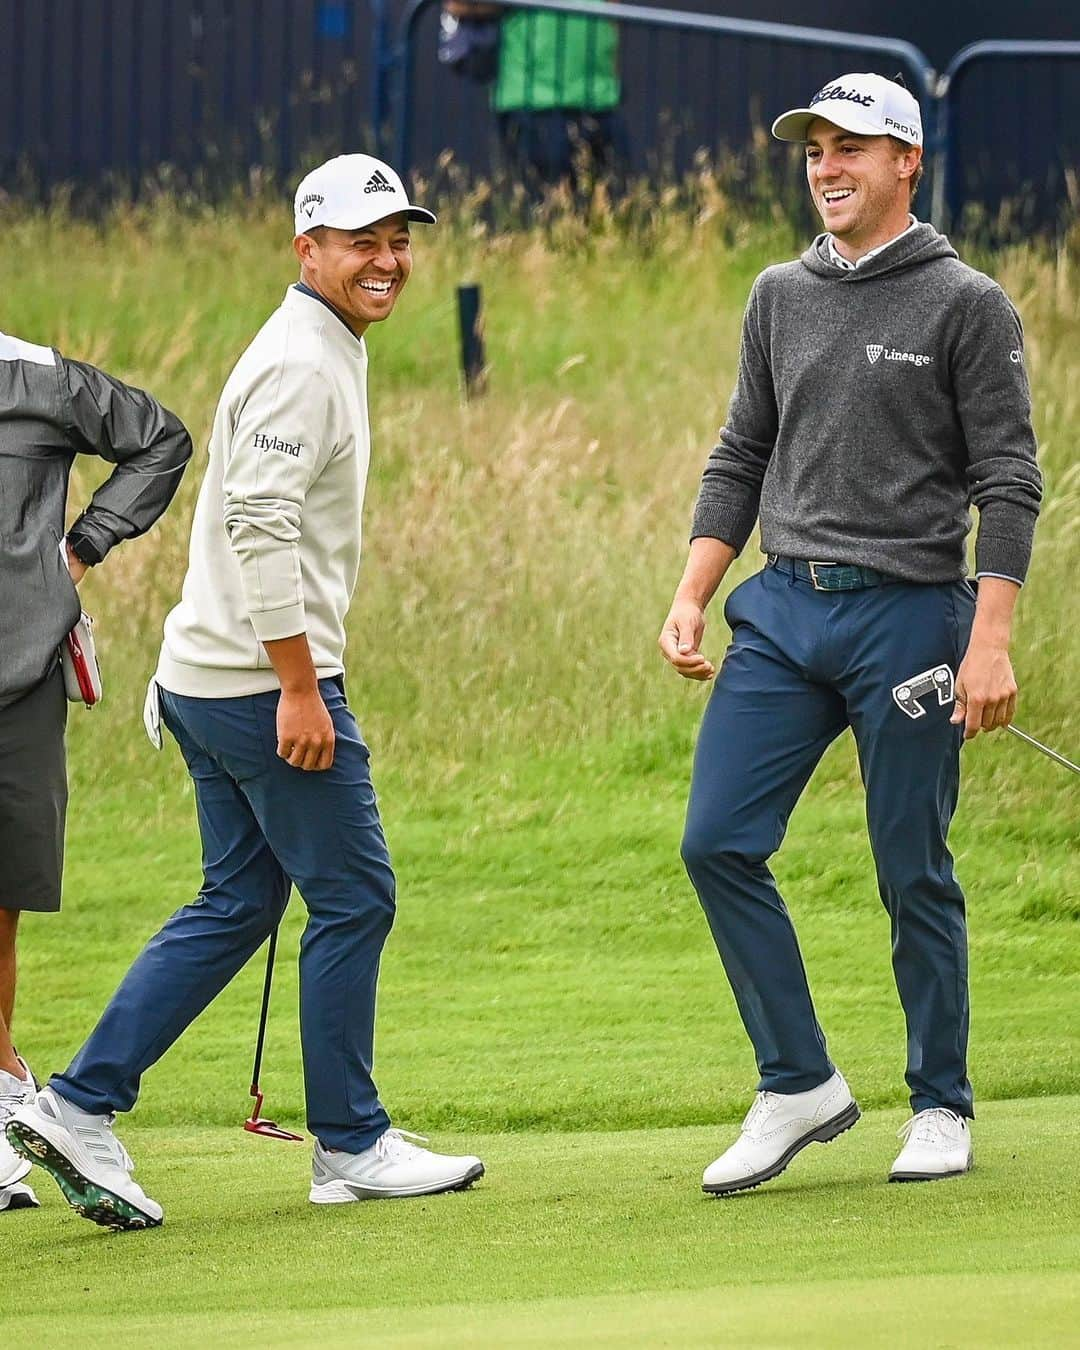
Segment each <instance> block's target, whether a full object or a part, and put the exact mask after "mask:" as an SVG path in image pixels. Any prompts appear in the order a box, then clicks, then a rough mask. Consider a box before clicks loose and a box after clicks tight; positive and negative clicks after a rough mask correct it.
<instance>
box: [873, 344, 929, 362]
mask: <svg viewBox="0 0 1080 1350" xmlns="http://www.w3.org/2000/svg"><path fill="white" fill-rule="evenodd" d="M866 356H867V359H868V360H869V362H870V364H871V365H872V366H876V365H877V363H878V362H879V361H907V362H908V364H909V365H913V366H929V365H932V364H933V361H934V358H933V357H932V356H924V355H923V354H922V352H898V351H897V350H896V348H895V347H885V346H883V345H882V344H881V343H880V342H868V343H867V344H866Z"/></svg>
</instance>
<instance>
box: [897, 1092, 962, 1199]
mask: <svg viewBox="0 0 1080 1350" xmlns="http://www.w3.org/2000/svg"><path fill="white" fill-rule="evenodd" d="M897 1137H898V1138H899V1139H903V1141H904V1147H903V1148H902V1149H901V1150H900V1156H899V1157H898V1158H897V1160H896V1161H895V1162H894V1163H893V1165H892V1171H891V1172H890V1173H889V1180H890V1181H940V1180H941V1179H942V1178H943V1177H958V1176H962V1175H963V1174H964V1173H965V1172H970V1171H971V1167H972V1164H973V1163H974V1161H975V1155H974V1151H973V1149H972V1146H971V1131H970V1130H969V1129H968V1123H967V1121H966V1120H965V1119H964V1118H963V1116H958V1115H957V1114H956V1112H955V1111H950V1110H949V1109H948V1107H945V1106H932V1107H929V1108H928V1109H927V1110H925V1111H920V1112H919V1113H918V1115H915V1116H912V1117H911V1119H910V1120H908V1121H905V1123H904V1124H903V1125H902V1126H901V1128H900V1129H899V1130H898V1131H897Z"/></svg>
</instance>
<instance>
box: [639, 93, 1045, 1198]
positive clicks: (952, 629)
mask: <svg viewBox="0 0 1080 1350" xmlns="http://www.w3.org/2000/svg"><path fill="white" fill-rule="evenodd" d="M773 134H774V135H776V136H777V137H778V138H779V139H781V140H790V141H796V142H800V143H803V144H804V145H805V148H806V172H807V180H808V182H809V186H810V192H811V196H812V198H813V201H814V205H815V207H816V209H817V210H818V212H819V214H820V215H821V218H822V221H823V223H824V225H825V233H823V234H822V235H820V236H819V237H818V238H817V239H815V241H814V243H813V244H812V245H811V247H810V248H809V249H808V250H807V251H806V253H804V254H803V256H802V258H801V259H799V260H798V261H796V262H791V263H784V264H781V265H780V266H776V267H769V268H767V269H766V270H765V271H764V272H763V273H762V274H761V275H760V276H759V277H758V279H757V281H756V282H755V284H754V287H753V290H752V292H751V295H750V299H749V302H748V305H747V309H746V315H745V320H744V325H743V337H742V350H741V355H740V361H739V373H738V380H737V383H736V387H735V392H734V394H733V396H732V400H731V405H730V408H729V411H728V417H727V421H726V423H725V425H724V426H723V428H722V429H721V432H720V438H719V442H718V444H717V446H716V448H715V449H714V450H713V451H712V453H711V454H710V456H709V459H708V463H707V464H706V467H705V472H704V475H703V478H702V483H701V490H700V493H699V496H698V502H697V508H696V511H695V514H694V526H693V534H692V540H691V546H690V557H689V560H688V562H687V566H686V570H685V572H684V575H683V578H682V581H681V582H680V584H679V587H678V589H677V591H676V595H675V600H674V602H673V604H672V607H671V612H670V614H669V615H668V618H667V620H666V622H665V624H664V627H663V631H662V632H661V635H660V646H661V650H662V651H663V654H664V656H665V657H666V658H667V659H668V660H669V661H670V662H671V664H672V665H673V666H674V667H675V668H676V670H678V671H679V673H680V674H682V675H683V676H685V677H686V678H688V679H698V680H708V679H711V678H713V676H714V675H716V671H715V670H714V668H713V666H712V664H711V662H710V661H709V660H708V659H707V658H706V657H705V656H704V655H703V654H702V652H701V642H702V635H703V632H704V629H705V608H706V606H707V605H708V603H709V601H710V600H711V599H712V597H713V595H714V594H715V592H716V591H717V589H718V588H719V586H720V583H721V582H722V580H723V578H724V575H725V574H726V572H727V570H728V568H729V567H730V565H731V563H732V562H733V561H734V559H735V558H736V557H737V555H738V554H739V552H740V551H741V550H742V548H743V547H744V546H745V544H746V542H747V540H748V538H749V537H750V534H751V531H752V530H753V528H754V525H755V523H756V522H757V523H759V524H760V530H761V547H762V551H763V552H764V553H765V554H766V557H767V562H766V566H765V567H764V569H763V570H762V571H760V572H758V573H757V574H756V575H755V576H753V577H751V578H750V579H749V580H748V581H744V582H743V583H742V584H741V585H740V586H737V587H736V588H735V589H734V590H733V591H732V592H731V593H730V594H729V595H728V597H727V600H726V603H725V607H724V617H725V619H726V620H727V622H728V624H729V625H730V627H731V630H732V640H731V646H730V647H729V649H728V651H727V654H726V656H725V658H724V661H723V664H722V666H721V668H720V671H719V674H718V675H717V676H716V685H715V688H714V690H713V693H712V697H711V698H710V700H709V704H708V707H707V709H706V712H705V717H704V720H703V723H702V727H701V732H700V736H699V740H698V746H697V752H696V756H695V762H694V773H693V782H692V786H691V793H690V803H689V808H688V813H687V823H686V832H685V836H684V840H683V858H684V860H685V863H686V866H687V870H688V872H689V874H690V878H691V880H692V881H693V883H694V886H695V888H696V889H697V892H698V896H699V898H700V900H701V903H702V906H703V908H704V910H705V913H706V916H707V918H708V921H709V925H710V928H711V930H712V934H713V937H714V939H715V941H716V945H717V948H718V950H719V952H720V956H721V959H722V961H723V964H724V968H725V970H726V973H727V976H728V979H729V981H730V983H731V986H732V989H733V991H734V994H735V998H736V1002H737V1004H738V1007H739V1012H740V1014H741V1016H742V1019H743V1023H744V1025H745V1027H746V1030H747V1032H748V1034H749V1036H750V1039H751V1041H752V1042H753V1045H754V1050H755V1053H756V1057H757V1063H758V1069H759V1072H760V1081H759V1084H758V1089H759V1090H758V1093H757V1097H756V1099H755V1101H754V1104H753V1106H752V1107H751V1109H750V1112H749V1113H748V1115H747V1117H746V1119H745V1121H744V1123H743V1128H742V1132H741V1134H740V1136H739V1138H738V1140H737V1141H736V1142H735V1143H734V1144H733V1145H732V1146H731V1147H730V1148H729V1149H727V1151H726V1152H725V1153H723V1154H722V1156H721V1157H719V1158H718V1159H717V1160H716V1161H715V1162H714V1163H712V1164H711V1165H710V1166H709V1167H708V1168H706V1170H705V1174H704V1180H703V1184H704V1189H705V1190H706V1191H707V1192H710V1193H713V1194H726V1193H728V1192H731V1191H738V1190H744V1189H747V1188H750V1187H753V1186H757V1185H759V1184H760V1183H761V1182H763V1181H768V1180H769V1179H770V1178H772V1177H774V1176H777V1175H778V1174H779V1173H780V1172H782V1171H783V1170H784V1168H785V1167H786V1166H787V1165H788V1163H789V1162H790V1161H791V1159H792V1158H793V1157H794V1156H795V1155H796V1154H797V1153H798V1152H799V1151H800V1150H801V1149H802V1148H804V1147H805V1146H806V1145H807V1144H809V1143H811V1142H814V1141H818V1142H826V1141H828V1140H830V1139H832V1138H835V1137H836V1135H838V1134H840V1133H842V1132H843V1131H844V1130H846V1129H848V1128H850V1126H852V1125H853V1124H854V1123H855V1121H856V1120H857V1119H858V1117H859V1108H858V1106H857V1104H856V1102H855V1100H854V1098H853V1096H852V1094H851V1091H850V1089H849V1088H848V1085H847V1083H846V1082H845V1080H844V1078H843V1076H842V1075H841V1074H840V1073H839V1072H838V1071H837V1069H836V1067H835V1065H834V1064H833V1062H832V1061H831V1059H830V1058H829V1054H828V1051H827V1049H826V1044H825V1037H824V1034H823V1032H822V1030H821V1028H820V1026H819V1025H818V1022H817V1018H816V1016H815V1013H814V1007H813V1004H812V1002H811V998H810V991H809V988H808V986H807V979H806V973H805V971H804V969H803V963H802V958H801V955H800V952H799V947H798V942H797V939H796V936H795V930H794V928H793V926H792V923H791V920H790V918H789V917H788V913H787V910H786V908H785V906H784V903H783V901H782V899H781V897H780V895H779V893H778V891H777V888H776V884H775V882H774V880H773V878H772V875H771V873H770V872H769V869H768V866H767V860H768V858H769V856H770V855H771V854H772V853H773V852H775V850H776V849H777V848H778V847H779V846H780V843H781V841H782V839H783V837H784V831H785V829H786V827H787V821H788V817H789V816H790V813H791V811H792V809H793V807H794V805H795V803H796V801H797V800H798V798H799V796H800V794H801V792H802V790H803V788H804V787H805V786H806V783H807V781H808V779H809V778H810V775H811V773H812V772H813V770H814V767H815V765H816V764H817V762H818V760H819V759H820V758H821V755H822V754H823V753H824V751H825V749H826V747H827V746H828V745H829V744H830V742H831V741H833V740H834V739H835V738H836V737H837V736H839V735H840V733H841V732H842V731H843V730H844V729H845V728H846V727H849V726H850V727H851V729H852V731H853V733H854V736H855V742H856V746H857V749H858V755H859V764H860V769H861V772H862V778H863V783H864V785H865V789H866V806H867V821H868V825H869V832H870V842H871V846H872V848H873V853H874V860H875V863H876V867H877V878H878V886H879V890H880V894H881V898H882V901H883V903H884V905H885V908H886V909H887V911H888V913H889V917H890V921H891V928H892V955H893V969H894V973H895V977H896V984H897V989H898V991H899V994H900V1000H901V1003H902V1004H903V1008H904V1014H905V1017H906V1021H907V1051H908V1066H907V1083H908V1087H909V1089H910V1097H911V1106H912V1112H913V1115H912V1119H911V1121H910V1122H909V1124H908V1126H907V1127H906V1129H905V1131H904V1134H905V1144H904V1148H903V1150H902V1152H901V1153H900V1156H899V1157H898V1158H897V1159H896V1161H895V1163H894V1164H893V1167H892V1170H891V1172H890V1180H893V1181H919V1180H931V1179H936V1178H940V1177H946V1176H952V1175H956V1174H958V1173H962V1172H965V1171H967V1170H968V1168H970V1166H971V1163H972V1147H971V1135H970V1130H969V1127H968V1120H969V1119H970V1118H971V1117H972V1116H973V1114H974V1112H973V1104H972V1090H971V1084H970V1083H969V1081H968V1076H967V1038H968V992H967V940H966V929H965V919H964V897H963V893H962V892H961V890H960V886H959V884H958V882H957V880H956V877H955V876H954V874H953V860H952V857H951V855H950V853H949V850H948V846H947V833H948V827H949V823H950V821H951V818H952V815H953V812H954V810H955V807H956V801H957V794H958V790H959V777H960V770H959V761H960V747H961V745H962V743H963V740H964V738H965V737H972V736H974V735H976V734H977V733H978V732H979V731H980V730H983V731H991V730H994V729H995V728H998V727H1002V726H1005V725H1007V724H1008V723H1009V722H1010V721H1011V719H1012V716H1013V711H1014V708H1015V705H1016V682H1015V680H1014V678H1013V672H1012V666H1011V664H1010V660H1009V639H1010V628H1011V621H1012V614H1013V607H1014V605H1015V602H1016V597H1017V595H1018V594H1019V591H1020V587H1021V585H1022V584H1023V581H1024V577H1025V573H1026V571H1027V566H1028V560H1029V557H1030V553H1031V542H1032V534H1033V530H1034V525H1035V519H1036V516H1037V514H1038V510H1039V502H1040V495H1041V481H1040V476H1039V471H1038V468H1037V466H1036V462H1035V437H1034V434H1033V432H1032V428H1031V415H1030V414H1031V405H1030V395H1029V390H1028V382H1027V376H1026V374H1025V370H1024V350H1023V332H1022V329H1021V326H1020V320H1019V318H1018V317H1017V314H1016V311H1015V310H1014V308H1013V306H1012V305H1011V304H1010V302H1009V300H1008V298H1007V297H1006V296H1005V294H1004V293H1003V291H1002V290H1001V288H1000V287H999V286H998V285H997V284H996V283H995V282H994V281H992V280H991V278H990V277H987V276H984V275H983V274H982V273H981V272H977V271H975V270H974V269H972V268H970V267H967V266H966V265H965V264H964V263H962V262H960V260H959V258H958V257H957V255H956V252H955V250H954V249H953V248H952V247H951V245H950V244H949V242H948V240H947V239H945V238H944V237H943V236H942V235H940V234H938V233H937V231H936V230H934V229H933V228H932V227H931V226H930V225H927V224H922V223H920V222H918V221H917V220H916V219H915V218H914V216H912V215H911V212H910V205H911V199H912V197H913V196H914V192H915V188H916V186H917V184H918V180H919V177H920V175H921V172H922V166H921V157H922V127H921V120H920V114H919V107H918V104H917V103H916V101H915V99H914V98H913V97H912V96H911V95H910V94H909V93H908V91H907V90H906V89H905V88H904V87H903V85H902V83H898V82H896V81H891V80H886V79H883V78H882V77H881V76H878V75H868V74H854V75H843V76H841V77H840V78H838V79H836V80H834V81H832V82H830V83H829V84H827V85H826V86H825V87H824V88H823V89H821V90H820V91H819V92H818V93H817V94H816V95H815V97H814V98H813V99H811V101H810V103H809V105H808V106H807V107H805V108H798V109H794V110H793V111H791V112H789V113H786V114H784V115H783V116H782V117H780V118H778V119H777V121H776V123H775V124H774V126H773ZM973 504H974V505H975V506H976V507H977V508H978V512H979V529H978V534H977V536H976V541H975V575H976V578H977V581H978V598H977V600H976V598H975V593H974V590H973V588H972V587H971V586H970V584H969V583H968V581H967V580H966V573H967V568H966V563H965V540H966V536H967V534H968V531H969V529H970V524H971V521H970V516H969V508H970V507H971V506H972V505H973Z"/></svg>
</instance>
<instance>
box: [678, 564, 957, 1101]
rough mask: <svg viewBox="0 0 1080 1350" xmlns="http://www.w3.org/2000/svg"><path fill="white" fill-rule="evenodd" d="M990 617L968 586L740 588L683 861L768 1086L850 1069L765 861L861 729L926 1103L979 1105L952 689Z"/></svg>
mask: <svg viewBox="0 0 1080 1350" xmlns="http://www.w3.org/2000/svg"><path fill="white" fill-rule="evenodd" d="M783 565H784V564H783V562H781V567H783ZM973 615H974V602H973V599H972V596H971V592H970V590H969V588H968V587H967V585H966V584H965V583H962V582H952V583H945V584H941V585H914V584H908V583H897V584H892V585H885V586H880V587H873V588H867V589H862V590H852V591H839V592H821V591H817V590H815V589H814V588H813V586H812V585H811V584H810V583H809V582H808V581H802V580H799V579H797V577H796V576H795V575H794V574H793V572H791V571H788V572H784V571H782V570H780V568H779V567H766V568H765V569H764V571H762V572H759V573H758V574H757V575H756V576H753V577H751V578H750V579H749V580H748V581H744V582H743V583H742V584H741V585H740V586H737V587H736V588H735V590H734V591H732V592H731V594H730V595H729V596H728V599H727V603H726V605H725V607H724V616H725V618H726V619H727V622H728V624H729V625H730V627H731V629H732V640H731V645H730V647H729V648H728V651H727V653H726V655H725V657H724V661H723V664H722V666H721V669H720V672H719V674H718V675H717V679H716V685H715V688H714V690H713V693H712V696H711V698H710V700H709V704H708V707H707V709H706V712H705V717H704V720H703V722H702V726H701V732H700V735H699V739H698V744H697V751H696V754H695V758H694V773H693V781H692V785H691V790H690V802H689V807H688V811H687V821H686V832H685V836H684V839H683V859H684V861H685V863H686V867H687V871H688V872H689V874H690V879H691V880H692V881H693V883H694V886H695V888H696V890H697V893H698V896H699V898H700V900H701V904H702V907H703V908H704V910H705V914H706V917H707V918H708V921H709V926H710V928H711V929H712V934H713V938H714V939H715V941H716V945H717V948H718V949H719V952H720V957H721V960H722V961H723V964H724V969H725V971H726V973H727V977H728V979H729V981H730V982H731V986H732V989H733V991H734V994H735V999H736V1002H737V1004H738V1008H739V1012H740V1015H741V1016H742V1020H743V1023H744V1025H745V1027H746V1030H747V1032H748V1034H749V1036H750V1039H751V1041H752V1042H753V1045H754V1050H755V1053H756V1056H757V1062H758V1069H759V1071H760V1075H761V1080H760V1085H759V1087H760V1090H762V1091H773V1092H804V1091H807V1090H809V1089H810V1088H813V1087H816V1086H818V1084H820V1083H823V1082H824V1081H825V1080H826V1079H827V1078H828V1077H829V1076H830V1075H831V1074H832V1073H833V1072H834V1069H833V1065H832V1062H831V1061H830V1059H829V1055H828V1051H827V1049H826V1046H825V1037H824V1035H823V1034H822V1031H821V1027H820V1026H819V1025H818V1021H817V1017H816V1016H815V1013H814V1007H813V1003H812V1002H811V998H810V990H809V988H808V986H807V981H806V971H805V969H804V967H803V962H802V956H801V955H800V952H799V945H798V941H797V939H796V936H795V929H794V927H793V925H792V923H791V919H790V918H789V916H788V912H787V909H786V908H785V906H784V902H783V900H782V899H781V897H780V894H779V892H778V890H777V888H776V884H775V882H774V880H773V877H772V874H771V873H770V871H769V869H768V867H767V865H766V863H767V860H768V858H769V857H770V855H771V854H772V853H774V852H775V851H776V850H777V849H778V848H779V846H780V843H781V841H782V839H783V837H784V832H785V830H786V828H787V822H788V817H789V816H790V814H791V811H792V809H793V807H794V806H795V803H796V801H797V800H798V798H799V795H800V793H801V792H802V790H803V788H804V787H805V786H806V783H807V781H808V779H809V778H810V775H811V773H812V772H813V770H814V766H815V765H816V764H817V762H818V760H819V759H820V758H821V756H822V754H823V753H824V752H825V749H826V747H827V746H828V745H829V743H830V742H831V741H833V740H834V739H835V738H836V737H837V736H838V735H840V733H841V732H842V731H843V730H844V728H845V727H848V726H850V727H851V729H852V731H853V733H854V736H855V744H856V746H857V748H858V755H859V766H860V769H861V773H862V779H863V784H864V786H865V789H866V817H867V824H868V826H869V833H870V844H871V847H872V849H873V854H874V861H875V863H876V866H877V881H878V889H879V892H880V895H881V899H882V902H883V903H884V905H885V908H886V910H887V911H888V913H889V918H890V921H891V928H892V959H893V972H894V974H895V977H896V986H897V989H898V991H899V994H900V1001H901V1003H902V1005H903V1009H904V1015H905V1018H906V1022H907V1083H908V1087H909V1088H910V1091H911V1104H912V1109H913V1110H915V1111H922V1110H925V1109H926V1108H927V1107H932V1106H946V1107H950V1108H951V1109H952V1110H954V1111H957V1112H959V1113H960V1114H961V1115H964V1116H971V1115H973V1109H972V1093H971V1084H970V1083H969V1082H968V1078H967V1036H968V986H967V934H966V927H965V922H964V897H963V893H962V892H961V890H960V887H959V885H958V883H957V881H956V878H955V876H954V875H953V860H952V856H951V854H950V853H949V850H948V846H947V843H946V836H947V833H948V828H949V822H950V820H951V819H952V815H953V811H954V810H955V808H956V800H957V793H958V788H959V777H960V762H959V761H960V746H961V743H962V739H963V729H962V728H961V727H954V726H951V725H950V723H949V718H950V716H951V714H952V711H953V702H952V681H953V678H954V677H955V674H956V670H957V668H958V666H959V664H960V661H961V659H962V657H963V654H964V651H965V650H966V647H967V640H968V635H969V633H970V628H971V621H972V618H973Z"/></svg>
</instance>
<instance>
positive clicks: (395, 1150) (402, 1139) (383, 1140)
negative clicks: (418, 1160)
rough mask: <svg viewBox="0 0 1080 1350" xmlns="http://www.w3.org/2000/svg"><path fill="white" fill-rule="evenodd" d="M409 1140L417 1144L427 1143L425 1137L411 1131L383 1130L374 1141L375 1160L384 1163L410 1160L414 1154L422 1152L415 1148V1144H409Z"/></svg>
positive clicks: (392, 1128)
mask: <svg viewBox="0 0 1080 1350" xmlns="http://www.w3.org/2000/svg"><path fill="white" fill-rule="evenodd" d="M409 1140H415V1141H416V1143H419V1144H426V1143H427V1142H428V1141H427V1136H426V1135H423V1134H413V1132H412V1131H411V1130H399V1129H395V1128H394V1127H391V1128H390V1129H389V1130H385V1131H384V1132H383V1133H382V1134H380V1135H379V1137H378V1139H376V1140H375V1156H376V1158H378V1159H379V1160H380V1161H386V1162H402V1161H404V1160H405V1159H406V1158H411V1157H412V1156H413V1155H414V1154H416V1153H422V1152H423V1151H424V1150H423V1149H420V1148H417V1147H416V1144H413V1143H410V1142H409Z"/></svg>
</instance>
